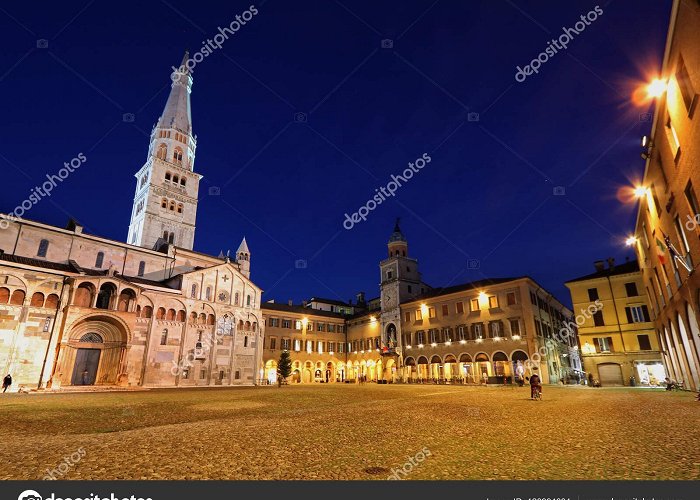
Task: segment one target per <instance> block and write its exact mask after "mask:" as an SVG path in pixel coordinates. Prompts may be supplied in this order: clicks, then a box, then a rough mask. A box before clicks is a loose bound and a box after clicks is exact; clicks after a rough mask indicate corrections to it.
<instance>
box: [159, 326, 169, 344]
mask: <svg viewBox="0 0 700 500" xmlns="http://www.w3.org/2000/svg"><path fill="white" fill-rule="evenodd" d="M160 345H168V329H167V328H166V329H164V330H163V331H162V332H161V333H160Z"/></svg>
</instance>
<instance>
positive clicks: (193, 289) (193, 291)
mask: <svg viewBox="0 0 700 500" xmlns="http://www.w3.org/2000/svg"><path fill="white" fill-rule="evenodd" d="M190 297H192V298H193V299H196V298H197V284H196V283H193V284H192V290H191V293H190Z"/></svg>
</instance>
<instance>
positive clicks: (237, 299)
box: [233, 292, 239, 305]
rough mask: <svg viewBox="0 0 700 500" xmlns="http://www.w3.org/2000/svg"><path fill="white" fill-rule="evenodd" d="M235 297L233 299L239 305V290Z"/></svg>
mask: <svg viewBox="0 0 700 500" xmlns="http://www.w3.org/2000/svg"><path fill="white" fill-rule="evenodd" d="M234 297H235V299H234V301H233V303H234V305H238V301H239V297H238V292H236V295H234Z"/></svg>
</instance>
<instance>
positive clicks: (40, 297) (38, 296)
mask: <svg viewBox="0 0 700 500" xmlns="http://www.w3.org/2000/svg"><path fill="white" fill-rule="evenodd" d="M29 305H30V306H32V307H44V294H43V293H41V292H36V293H34V295H32V301H31V302H30V303H29Z"/></svg>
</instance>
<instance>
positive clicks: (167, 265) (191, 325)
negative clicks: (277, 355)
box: [0, 54, 263, 389]
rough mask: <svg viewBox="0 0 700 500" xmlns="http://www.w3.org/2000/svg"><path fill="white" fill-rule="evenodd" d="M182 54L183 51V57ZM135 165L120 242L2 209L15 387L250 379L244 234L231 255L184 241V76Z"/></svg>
mask: <svg viewBox="0 0 700 500" xmlns="http://www.w3.org/2000/svg"><path fill="white" fill-rule="evenodd" d="M187 57H188V55H187V54H185V59H187ZM172 80H173V84H172V87H171V91H170V95H169V97H168V101H167V104H166V106H165V110H164V111H163V114H162V115H161V117H160V119H159V120H158V122H157V124H156V125H155V127H154V128H153V130H152V132H151V140H150V145H149V149H148V155H147V158H146V162H145V163H144V165H143V167H142V168H141V169H140V170H139V171H138V172H137V173H136V190H135V195H134V204H133V210H132V215H131V223H130V225H129V231H128V236H127V242H128V243H122V242H118V241H113V240H108V239H105V238H100V237H97V236H93V235H88V234H85V233H83V231H82V227H81V226H80V225H79V224H77V223H75V222H73V221H72V222H71V223H70V224H69V225H68V227H67V228H65V229H61V228H57V227H53V226H48V225H45V224H41V223H37V222H32V221H28V220H23V219H17V218H6V220H5V224H3V226H4V229H3V230H0V366H1V367H2V369H3V370H4V371H5V372H6V373H11V374H12V377H13V379H14V381H15V387H18V386H24V387H26V388H28V389H29V388H52V389H57V388H60V387H62V386H77V385H81V386H82V385H103V386H168V387H172V386H198V385H252V384H254V383H255V381H256V374H257V371H258V367H259V366H260V364H261V358H262V345H263V342H262V338H263V326H262V325H263V318H262V314H261V309H260V297H261V293H262V290H261V289H260V288H259V287H258V286H256V285H255V284H254V283H253V282H252V281H251V280H250V251H249V249H248V245H247V243H246V241H245V238H244V239H243V241H242V242H241V244H240V247H239V248H238V251H237V252H236V257H235V260H231V259H229V258H227V257H213V256H210V255H205V254H201V253H198V252H195V251H193V250H192V248H193V245H194V232H195V221H196V213H197V197H198V188H199V180H200V179H201V175H200V174H198V173H196V172H195V171H194V159H195V149H196V137H195V136H194V134H193V132H192V120H191V111H190V93H191V90H192V83H193V82H192V76H191V75H190V74H189V73H186V72H185V73H183V74H177V75H172Z"/></svg>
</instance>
